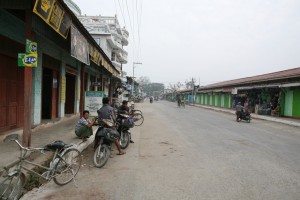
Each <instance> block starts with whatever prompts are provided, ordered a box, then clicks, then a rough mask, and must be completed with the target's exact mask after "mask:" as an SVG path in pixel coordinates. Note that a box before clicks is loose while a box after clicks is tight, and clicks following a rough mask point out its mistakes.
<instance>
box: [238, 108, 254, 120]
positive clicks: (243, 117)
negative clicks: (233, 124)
mask: <svg viewBox="0 0 300 200" xmlns="http://www.w3.org/2000/svg"><path fill="white" fill-rule="evenodd" d="M236 115H237V112H236ZM242 120H245V121H246V122H248V123H250V121H251V114H250V112H249V111H248V110H247V109H244V108H243V109H242V111H241V112H240V116H239V118H237V122H240V121H242Z"/></svg>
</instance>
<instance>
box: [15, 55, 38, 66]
mask: <svg viewBox="0 0 300 200" xmlns="http://www.w3.org/2000/svg"><path fill="white" fill-rule="evenodd" d="M18 66H19V67H37V55H36V54H27V53H19V54H18Z"/></svg>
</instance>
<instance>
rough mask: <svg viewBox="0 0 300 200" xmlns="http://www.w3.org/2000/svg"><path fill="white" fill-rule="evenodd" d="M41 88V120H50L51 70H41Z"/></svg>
mask: <svg viewBox="0 0 300 200" xmlns="http://www.w3.org/2000/svg"><path fill="white" fill-rule="evenodd" d="M42 84H43V86H42V91H43V95H42V119H51V106H52V101H51V100H52V70H50V69H47V68H44V69H43V83H42Z"/></svg>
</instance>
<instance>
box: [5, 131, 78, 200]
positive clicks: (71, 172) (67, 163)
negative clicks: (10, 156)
mask: <svg viewBox="0 0 300 200" xmlns="http://www.w3.org/2000/svg"><path fill="white" fill-rule="evenodd" d="M6 141H14V142H16V143H17V145H18V146H19V148H20V157H19V158H18V161H16V162H15V163H14V164H13V165H15V164H17V167H15V168H14V169H12V166H9V167H5V168H4V169H5V172H4V175H2V176H1V178H0V195H1V196H0V199H6V200H10V199H13V200H15V199H19V198H20V197H21V195H22V193H23V186H24V184H25V174H24V173H23V172H22V171H23V170H25V171H28V172H30V173H33V174H35V175H37V176H38V177H40V178H42V179H44V180H46V181H50V180H51V179H53V181H54V182H55V183H56V184H57V185H65V184H67V183H69V182H71V181H72V180H73V181H74V183H75V185H76V180H75V176H76V174H77V173H78V171H79V169H80V167H81V162H82V156H81V153H80V151H79V150H78V149H76V148H74V147H73V144H69V145H67V144H65V143H64V142H63V141H55V142H53V143H51V144H48V145H46V146H45V147H39V148H33V147H23V146H22V145H21V144H20V142H19V141H18V135H17V134H12V135H8V136H7V137H6V138H5V139H4V142H6ZM45 151H53V152H54V155H53V158H52V161H51V162H50V166H49V167H45V166H42V165H40V164H38V163H35V162H32V161H29V159H28V155H27V153H28V152H39V153H41V154H45ZM24 164H29V165H30V166H35V167H40V168H42V169H44V170H46V172H44V173H43V174H39V173H37V172H35V171H33V170H31V169H29V168H28V167H26V166H24ZM76 187H77V185H76Z"/></svg>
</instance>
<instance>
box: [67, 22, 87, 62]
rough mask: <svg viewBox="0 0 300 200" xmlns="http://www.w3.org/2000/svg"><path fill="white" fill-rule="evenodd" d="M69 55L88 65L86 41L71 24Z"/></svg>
mask: <svg viewBox="0 0 300 200" xmlns="http://www.w3.org/2000/svg"><path fill="white" fill-rule="evenodd" d="M71 56H73V57H75V58H76V59H77V60H79V61H81V62H83V63H85V64H87V65H90V59H89V46H88V42H87V40H86V39H85V38H84V36H83V35H82V34H81V33H80V31H79V30H78V29H77V28H76V27H75V26H73V25H72V26H71Z"/></svg>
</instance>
